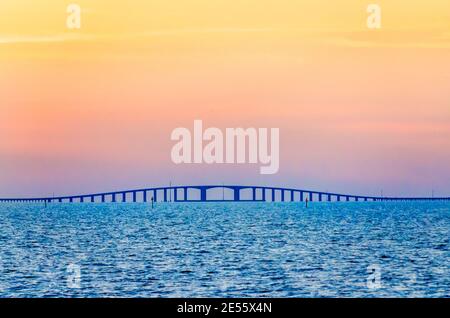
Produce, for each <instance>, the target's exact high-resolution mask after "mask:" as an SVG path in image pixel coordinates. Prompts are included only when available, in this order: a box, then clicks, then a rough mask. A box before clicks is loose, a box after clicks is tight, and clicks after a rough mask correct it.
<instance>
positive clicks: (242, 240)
mask: <svg viewBox="0 0 450 318" xmlns="http://www.w3.org/2000/svg"><path fill="white" fill-rule="evenodd" d="M0 213H1V218H0V229H1V231H0V273H1V276H0V296H1V297H449V296H450V275H449V272H450V269H449V264H450V262H449V261H450V242H449V240H450V235H449V234H450V233H449V232H450V205H449V204H448V203H425V202H424V203H418V202H415V203H393V202H392V203H382V202H373V203H372V202H369V203H365V202H352V203H344V202H342V203H318V202H316V203H312V204H311V205H310V207H309V208H308V209H306V208H305V207H304V206H303V204H301V203H225V204H224V203H203V204H202V203H196V204H186V203H179V204H176V203H167V204H158V205H157V206H156V207H155V208H154V209H151V207H150V206H149V205H146V204H142V203H136V204H134V203H125V204H120V203H117V204H111V203H106V204H99V203H94V204H90V203H84V204H78V203H73V204H68V203H66V204H64V203H62V204H55V203H52V204H49V205H48V206H47V207H44V205H43V204H36V205H35V204H9V205H8V204H2V205H0ZM78 274H80V275H78Z"/></svg>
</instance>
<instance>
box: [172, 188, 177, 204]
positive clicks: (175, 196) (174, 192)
mask: <svg viewBox="0 0 450 318" xmlns="http://www.w3.org/2000/svg"><path fill="white" fill-rule="evenodd" d="M173 201H174V202H178V188H174V189H173Z"/></svg>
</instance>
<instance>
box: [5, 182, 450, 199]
mask: <svg viewBox="0 0 450 318" xmlns="http://www.w3.org/2000/svg"><path fill="white" fill-rule="evenodd" d="M214 189H215V190H217V189H219V190H222V198H221V199H217V198H216V199H214V198H212V197H211V194H210V196H208V193H211V192H212V191H213V190H214ZM225 190H226V191H227V195H228V196H229V197H230V198H225ZM215 196H216V197H217V193H216V195H215ZM306 200H308V201H310V202H312V201H319V202H322V201H327V202H339V201H345V202H350V201H353V202H358V201H363V202H368V201H372V202H374V201H450V197H384V196H365V195H351V194H341V193H332V192H320V191H312V190H302V189H293V188H282V187H266V186H244V185H183V186H169V187H156V188H145V189H134V190H122V191H114V192H104V193H93V194H80V195H70V196H56V197H55V196H53V197H36V198H0V202H48V203H51V202H69V203H73V202H81V203H82V202H151V201H153V202H302V201H306Z"/></svg>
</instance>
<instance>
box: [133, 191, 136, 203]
mask: <svg viewBox="0 0 450 318" xmlns="http://www.w3.org/2000/svg"><path fill="white" fill-rule="evenodd" d="M133 202H136V191H133Z"/></svg>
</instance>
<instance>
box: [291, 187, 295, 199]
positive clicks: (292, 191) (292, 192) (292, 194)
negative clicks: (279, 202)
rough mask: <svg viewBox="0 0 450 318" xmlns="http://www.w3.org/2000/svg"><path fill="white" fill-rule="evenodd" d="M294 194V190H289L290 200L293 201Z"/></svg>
mask: <svg viewBox="0 0 450 318" xmlns="http://www.w3.org/2000/svg"><path fill="white" fill-rule="evenodd" d="M294 194H295V192H294V190H291V202H294Z"/></svg>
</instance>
